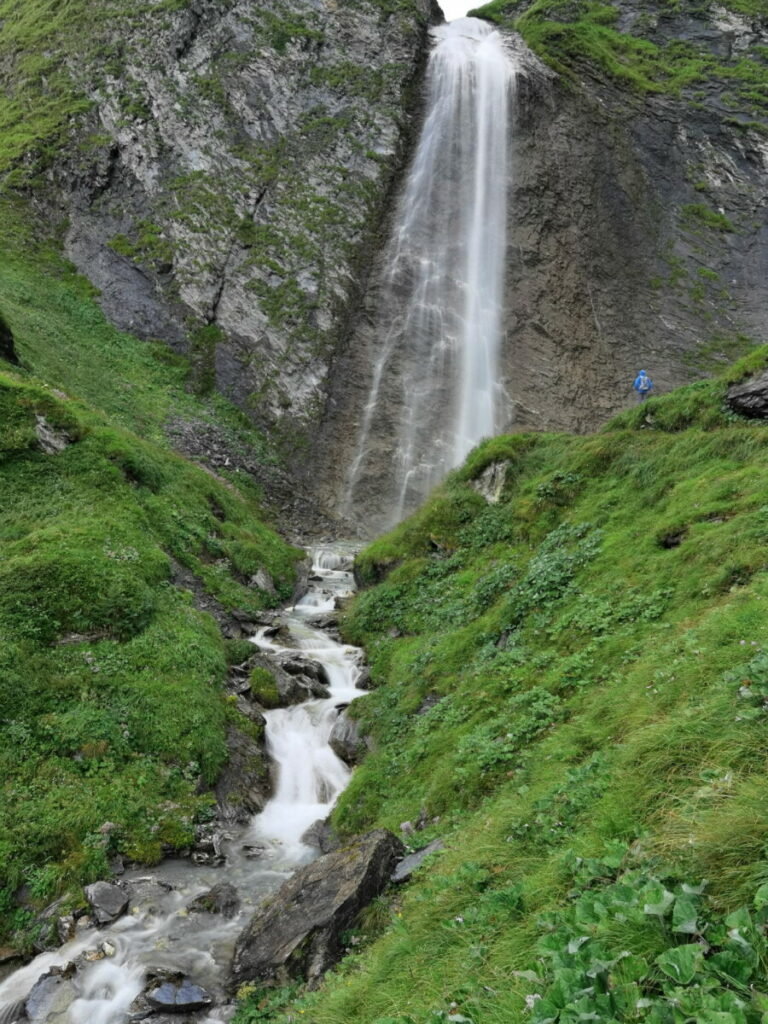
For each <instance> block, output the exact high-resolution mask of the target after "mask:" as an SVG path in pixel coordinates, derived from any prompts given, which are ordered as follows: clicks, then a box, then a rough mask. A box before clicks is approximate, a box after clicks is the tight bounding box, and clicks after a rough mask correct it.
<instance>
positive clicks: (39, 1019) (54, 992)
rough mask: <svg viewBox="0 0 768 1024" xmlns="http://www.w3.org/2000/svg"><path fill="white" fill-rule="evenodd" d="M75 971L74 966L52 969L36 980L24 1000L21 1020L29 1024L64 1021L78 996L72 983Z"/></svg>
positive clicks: (52, 1023) (68, 965)
mask: <svg viewBox="0 0 768 1024" xmlns="http://www.w3.org/2000/svg"><path fill="white" fill-rule="evenodd" d="M75 970H76V968H75V965H74V964H67V965H66V966H64V967H52V968H51V969H50V971H48V972H47V973H46V974H44V975H43V976H42V977H41V978H38V980H37V981H36V982H35V984H34V985H33V986H32V991H31V992H30V993H29V995H28V996H27V999H26V1003H25V1006H24V1009H25V1011H26V1018H24V1017H22V1018H21V1019H22V1020H24V1019H26V1020H29V1021H30V1022H31V1024H47V1022H50V1024H54V1022H55V1021H64V1020H65V1018H66V1014H67V1011H68V1010H69V1007H70V1006H71V1005H72V1003H73V1002H74V1001H75V999H77V996H78V992H77V989H76V988H75V985H74V983H73V982H72V978H73V976H74V974H75Z"/></svg>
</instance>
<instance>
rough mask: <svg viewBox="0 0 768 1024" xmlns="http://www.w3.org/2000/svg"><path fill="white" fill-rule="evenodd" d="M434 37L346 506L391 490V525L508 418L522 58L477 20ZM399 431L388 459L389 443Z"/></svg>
mask: <svg viewBox="0 0 768 1024" xmlns="http://www.w3.org/2000/svg"><path fill="white" fill-rule="evenodd" d="M433 35H434V42H435V45H434V48H433V50H432V54H431V57H430V64H429V69H428V103H427V117H426V120H425V123H424V127H423V129H422V132H421V137H420V140H419V144H418V148H417V151H416V155H415V157H414V160H413V164H412V166H411V169H410V172H409V175H408V179H407V183H406V187H405V190H404V193H403V195H402V197H401V200H400V203H399V207H398V210H397V215H396V218H395V226H394V231H393V235H392V238H391V241H390V244H389V249H388V252H387V256H386V266H387V269H386V277H385V281H384V287H383V295H382V299H381V302H380V305H379V310H380V312H379V323H378V325H377V336H378V339H379V347H378V351H377V354H376V356H375V358H374V364H373V368H372V377H371V385H370V391H369V395H368V401H367V403H366V405H365V408H364V410H363V413H362V418H361V423H360V428H359V432H358V440H357V448H356V452H355V455H354V458H353V460H352V464H351V468H350V471H349V475H348V480H347V489H346V499H345V507H344V512H345V513H346V514H351V513H352V511H353V509H354V507H355V505H356V503H357V498H358V496H359V494H363V495H365V494H366V492H367V490H369V489H372V490H374V491H377V490H378V491H379V492H381V491H384V492H385V494H386V497H385V499H384V504H385V506H386V516H385V520H386V521H385V523H384V524H383V525H392V524H393V523H395V522H397V521H399V520H400V519H402V518H403V516H404V515H405V514H407V513H408V512H409V511H411V510H412V509H413V508H415V507H416V506H417V505H418V504H419V503H420V502H421V501H422V500H423V499H424V497H425V496H426V494H427V493H428V492H429V490H430V489H431V488H432V487H434V486H435V484H437V483H438V482H439V481H440V480H441V479H442V478H443V477H444V476H445V475H446V473H447V472H448V471H449V470H450V469H452V468H453V467H455V466H457V465H459V464H460V463H461V462H462V461H463V459H464V458H465V457H466V455H467V453H468V452H469V451H470V449H471V448H472V447H474V445H476V444H477V443H478V441H480V440H481V439H482V438H483V437H487V436H490V435H492V434H494V433H497V432H498V430H499V429H500V428H501V426H502V425H503V422H504V420H505V419H506V412H505V405H506V402H505V395H504V389H503V386H502V383H501V380H500V370H499V349H500V343H501V333H502V312H503V301H504V272H505V257H506V220H507V201H506V197H507V189H508V153H507V150H508V141H507V133H508V132H507V125H508V120H509V105H510V98H511V95H512V90H513V85H514V80H515V65H514V62H513V59H512V56H511V54H510V53H509V52H508V51H507V49H506V48H505V43H504V40H503V38H502V36H501V34H500V33H499V32H497V31H495V30H494V29H493V28H492V27H491V26H490V25H489V24H488V23H487V22H484V21H480V20H479V19H477V18H460V19H458V20H456V21H453V22H451V23H450V24H447V25H440V26H439V27H438V28H436V29H434V30H433ZM393 423H394V424H396V426H395V427H394V428H393V427H392V424H393ZM393 435H394V436H395V437H396V445H395V446H394V451H393V452H392V453H391V463H390V465H389V466H388V467H386V466H385V465H384V466H383V464H384V463H385V462H386V445H385V444H384V442H383V441H382V439H383V438H385V439H388V438H390V437H392V436H393ZM382 449H384V452H382ZM382 480H383V482H382ZM389 481H391V483H390V482H389ZM364 504H365V502H364V501H363V505H364Z"/></svg>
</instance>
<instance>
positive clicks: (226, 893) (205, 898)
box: [187, 882, 240, 918]
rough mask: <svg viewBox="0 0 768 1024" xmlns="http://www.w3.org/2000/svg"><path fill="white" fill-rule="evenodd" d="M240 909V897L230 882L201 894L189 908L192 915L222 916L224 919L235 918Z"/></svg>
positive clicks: (215, 886)
mask: <svg viewBox="0 0 768 1024" xmlns="http://www.w3.org/2000/svg"><path fill="white" fill-rule="evenodd" d="M239 909H240V897H239V896H238V895H237V889H235V887H234V885H230V884H229V883H228V882H222V883H221V884H220V885H214V887H213V888H212V889H209V890H208V892H204V893H201V894H200V895H199V896H197V897H196V898H195V899H193V900H192V902H191V903H190V904H189V906H188V907H187V910H188V911H189V913H190V914H221V916H222V917H226V918H231V917H234V916H235V915H236V914H237V912H238V910H239Z"/></svg>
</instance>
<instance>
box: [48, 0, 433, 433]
mask: <svg viewBox="0 0 768 1024" xmlns="http://www.w3.org/2000/svg"><path fill="white" fill-rule="evenodd" d="M129 6H130V5H129ZM435 17H439V12H437V9H436V8H434V7H433V6H432V5H431V2H430V0H403V2H399V0H368V2H363V3H359V4H354V5H350V4H347V3H336V2H335V0H327V2H323V0H270V2H269V3H266V4H265V3H255V2H254V0H227V2H225V3H221V2H214V0H191V2H188V3H170V4H169V3H156V4H154V5H145V7H144V8H143V9H142V11H141V12H139V14H138V15H136V13H135V12H134V16H133V17H128V15H127V13H126V12H123V14H118V13H116V14H115V15H114V18H113V20H112V23H111V24H108V25H107V26H104V25H103V24H102V25H101V27H100V31H101V43H102V46H101V49H100V50H99V51H98V52H87V53H86V52H82V53H80V54H76V55H74V56H73V55H72V53H70V58H69V64H70V73H71V74H72V76H73V78H74V80H75V81H76V82H77V83H78V85H79V87H80V88H82V90H83V91H84V92H85V93H86V94H87V95H88V97H89V98H90V100H91V101H92V108H91V111H90V113H89V114H88V115H87V116H86V118H85V120H83V118H79V119H78V120H77V121H76V127H75V129H74V131H73V132H71V133H70V134H71V136H72V137H71V138H70V141H69V144H68V146H67V148H66V149H65V152H64V155H63V159H61V160H59V161H58V162H57V164H56V166H55V168H54V169H52V170H51V171H49V172H48V181H47V183H46V184H47V186H48V187H47V188H46V204H45V205H46V208H50V194H51V189H50V186H51V185H53V186H54V188H53V192H54V194H55V197H56V199H55V206H56V211H55V212H56V214H57V215H59V216H64V217H66V218H67V221H68V229H67V231H66V236H65V248H66V252H67V254H68V255H69V257H70V258H71V259H72V260H73V261H74V262H75V264H76V265H77V266H78V267H79V268H80V269H81V270H82V271H83V272H84V273H85V274H86V275H87V276H88V277H89V278H90V280H91V281H92V282H93V283H94V284H95V285H96V286H97V287H98V288H99V289H100V290H101V294H102V300H101V301H102V304H103V307H104V309H105V311H106V312H107V314H108V315H109V317H110V318H111V319H112V320H113V321H114V322H115V323H117V324H118V325H119V326H121V327H123V328H126V329H129V330H131V331H133V332H134V333H138V334H139V335H141V336H145V337H152V338H161V339H163V340H165V341H167V342H169V343H170V344H171V345H173V346H174V347H175V348H177V349H179V350H183V351H188V352H189V353H190V355H191V358H192V364H193V383H194V386H195V387H196V388H198V389H199V390H201V391H204V390H206V389H210V388H213V387H216V388H218V389H219V390H221V391H222V392H224V393H225V394H227V395H228V396H230V397H231V398H233V399H234V400H235V401H236V402H237V403H238V404H239V405H240V406H241V407H242V408H243V409H244V410H245V411H247V412H248V413H249V414H250V415H251V416H252V417H254V418H255V419H256V420H257V421H259V422H261V423H263V424H265V425H266V426H268V427H269V428H270V429H271V430H272V432H273V433H274V434H275V435H277V436H278V437H279V438H282V439H283V440H284V441H285V442H286V444H287V446H288V447H289V448H290V449H293V450H295V449H297V448H300V447H301V445H302V443H303V442H304V440H305V437H306V432H307V431H308V430H309V429H310V428H311V427H312V425H313V424H315V423H316V422H317V420H318V417H319V416H320V415H321V413H322V408H323V404H324V388H325V384H326V378H327V374H328V367H329V361H330V357H331V355H332V353H333V351H334V349H335V347H336V346H337V344H338V341H339V338H340V337H343V336H344V334H345V331H346V323H347V319H348V310H349V308H350V306H351V305H353V304H354V303H355V301H356V299H357V297H358V296H359V295H360V293H361V291H362V289H363V287H364V283H365V278H366V266H367V258H366V257H367V254H368V252H369V251H370V250H371V248H372V247H373V246H374V244H375V239H376V234H377V231H378V228H379V224H380V220H381V216H382V210H383V209H384V208H385V206H386V203H387V197H388V193H389V190H390V188H391V184H392V181H393V178H394V177H395V176H396V174H397V171H398V169H399V167H400V165H401V162H402V158H403V149H404V140H405V139H406V137H407V135H408V132H409V129H410V116H411V113H412V111H413V105H414V102H415V101H416V98H417V91H416V90H415V88H414V87H415V85H416V83H417V82H418V79H419V75H420V71H421V65H422V61H423V55H424V52H425V35H426V29H427V24H428V21H429V20H430V18H433V19H434V18H435ZM104 53H106V54H107V55H108V57H107V59H106V60H105V58H104Z"/></svg>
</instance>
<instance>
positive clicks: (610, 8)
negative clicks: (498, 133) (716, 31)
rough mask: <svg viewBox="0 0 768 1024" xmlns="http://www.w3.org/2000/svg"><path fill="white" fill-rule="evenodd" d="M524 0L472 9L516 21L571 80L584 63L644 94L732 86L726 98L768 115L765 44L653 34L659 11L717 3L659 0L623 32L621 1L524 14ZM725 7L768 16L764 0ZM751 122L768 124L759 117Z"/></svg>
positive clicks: (568, 2) (541, 6)
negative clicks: (729, 50)
mask: <svg viewBox="0 0 768 1024" xmlns="http://www.w3.org/2000/svg"><path fill="white" fill-rule="evenodd" d="M521 6H522V5H521V4H520V3H519V2H517V0H493V2H492V3H490V4H487V5H485V6H483V7H479V8H477V9H476V10H475V11H471V12H470V13H471V14H473V15H476V16H478V17H481V18H487V19H488V20H490V21H494V22H496V23H497V24H499V25H502V26H505V27H507V28H514V29H516V30H517V31H518V32H520V34H521V35H522V36H523V38H524V39H525V41H526V42H527V43H528V45H529V46H530V47H531V49H532V50H533V51H534V52H535V53H537V54H538V55H539V56H540V57H541V58H542V59H543V60H545V61H546V62H547V63H548V64H549V65H550V66H551V67H552V68H554V69H555V70H556V71H557V72H558V73H560V74H562V75H564V76H565V77H566V79H568V78H572V77H573V76H574V73H575V72H576V71H577V69H578V68H579V67H580V66H583V65H589V66H591V67H593V68H597V69H599V70H600V71H602V72H603V73H604V74H606V75H608V76H609V77H610V78H612V79H614V80H615V81H617V82H619V83H621V84H622V85H624V86H626V87H629V88H630V89H632V90H633V91H635V92H639V93H667V94H671V95H674V96H680V95H681V94H686V95H687V94H689V93H690V98H691V99H693V100H695V101H698V100H700V99H701V94H700V93H696V92H695V91H691V90H692V87H694V86H702V85H704V84H706V83H708V82H710V83H719V84H720V85H721V86H723V87H725V88H727V89H728V90H729V94H728V96H727V97H726V98H727V100H728V104H729V106H732V107H733V109H734V110H736V111H738V112H741V113H744V114H750V115H751V116H755V117H760V118H765V116H766V115H768V60H766V54H765V52H764V51H765V47H762V46H755V47H754V48H753V50H752V51H751V52H749V53H748V54H745V55H743V56H739V57H738V58H734V59H733V60H725V59H721V58H719V57H716V56H715V55H713V54H712V53H711V52H710V51H709V50H708V49H706V47H705V46H704V45H702V46H700V47H698V46H695V45H694V44H693V43H689V42H684V41H681V40H673V41H671V42H668V43H666V44H664V45H660V44H658V43H657V42H654V41H652V40H651V39H649V38H647V36H648V35H650V34H651V33H650V31H649V29H651V28H653V27H654V26H655V20H656V18H658V17H662V18H663V17H665V16H669V17H673V16H675V15H682V14H684V13H687V14H688V15H689V16H690V17H692V18H703V19H705V20H706V18H707V15H708V14H712V16H714V14H715V10H714V8H715V5H714V4H711V3H704V4H701V3H691V2H688V0H685V2H669V3H667V2H664V0H662V2H656V3H649V4H648V5H647V11H646V12H645V14H644V15H643V16H641V17H639V18H638V19H637V20H636V21H635V23H634V24H633V26H632V28H631V30H630V31H619V30H618V29H617V27H616V23H617V21H618V19H619V14H620V6H621V5H620V4H616V3H612V2H603V0H534V2H533V3H531V4H529V5H527V6H525V8H524V9H523V10H522V13H520V9H521ZM719 7H720V8H721V9H722V8H726V9H729V10H731V11H733V12H734V13H737V14H741V15H746V16H750V15H751V16H754V17H758V16H760V15H762V16H765V14H766V11H765V5H764V4H763V3H762V0H729V2H727V3H724V4H720V5H719ZM751 126H752V127H756V128H757V129H758V130H760V129H763V130H765V126H764V125H761V123H760V122H759V121H755V122H754V124H752V125H751Z"/></svg>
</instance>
